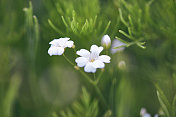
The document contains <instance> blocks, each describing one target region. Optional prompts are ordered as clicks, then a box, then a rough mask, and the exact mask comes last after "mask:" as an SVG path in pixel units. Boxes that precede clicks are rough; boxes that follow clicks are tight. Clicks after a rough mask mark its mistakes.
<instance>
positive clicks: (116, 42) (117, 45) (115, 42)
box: [111, 39, 126, 54]
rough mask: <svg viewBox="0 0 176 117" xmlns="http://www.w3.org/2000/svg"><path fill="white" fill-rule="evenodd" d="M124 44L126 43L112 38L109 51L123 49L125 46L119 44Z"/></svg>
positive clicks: (113, 52) (114, 51)
mask: <svg viewBox="0 0 176 117" xmlns="http://www.w3.org/2000/svg"><path fill="white" fill-rule="evenodd" d="M125 45H126V44H125V43H123V42H121V41H119V40H117V39H115V40H113V42H112V47H111V53H112V54H115V53H116V52H118V51H123V50H124V49H125V47H120V46H125ZM116 47H119V48H116ZM115 48H116V49H115Z"/></svg>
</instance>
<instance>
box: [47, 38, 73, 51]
mask: <svg viewBox="0 0 176 117" xmlns="http://www.w3.org/2000/svg"><path fill="white" fill-rule="evenodd" d="M69 39H70V38H68V37H66V38H59V39H54V40H53V41H51V42H50V43H49V44H52V45H54V46H60V47H64V48H65V47H67V46H66V42H67V41H68V40H69Z"/></svg>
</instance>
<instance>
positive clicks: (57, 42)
mask: <svg viewBox="0 0 176 117" xmlns="http://www.w3.org/2000/svg"><path fill="white" fill-rule="evenodd" d="M69 39H70V38H68V37H65V38H59V39H54V40H52V41H51V42H50V43H49V44H51V46H50V48H49V49H48V54H49V55H50V56H52V55H62V54H63V53H64V49H65V48H66V47H68V48H71V47H72V46H73V44H74V42H73V41H68V40H69Z"/></svg>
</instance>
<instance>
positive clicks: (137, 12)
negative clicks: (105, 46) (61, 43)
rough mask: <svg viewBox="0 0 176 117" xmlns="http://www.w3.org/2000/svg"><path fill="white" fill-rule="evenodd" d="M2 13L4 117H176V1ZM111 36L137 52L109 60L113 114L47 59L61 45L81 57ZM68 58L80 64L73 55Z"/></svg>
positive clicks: (20, 5) (62, 4)
mask: <svg viewBox="0 0 176 117" xmlns="http://www.w3.org/2000/svg"><path fill="white" fill-rule="evenodd" d="M0 9H1V10H0V54H1V55H0V117H138V116H140V114H139V113H140V109H141V108H142V107H145V108H146V109H147V111H148V112H149V113H151V114H152V115H154V114H156V113H159V111H160V110H162V111H163V112H164V113H165V115H162V116H166V117H175V115H176V110H175V108H176V103H175V102H176V54H175V52H176V33H175V32H176V2H175V0H32V1H24V0H0ZM119 30H120V31H119ZM105 34H108V35H109V36H110V37H111V39H112V40H114V39H115V37H116V38H120V39H122V40H123V41H124V42H125V43H127V45H128V46H129V47H126V48H125V50H124V51H122V52H117V53H116V54H110V53H109V55H110V56H111V64H109V65H106V68H105V71H104V73H103V75H102V77H101V79H100V83H99V84H98V87H100V89H101V92H102V94H103V96H104V97H105V99H106V102H107V104H108V106H109V108H108V109H107V108H106V107H104V106H103V104H102V102H101V101H100V99H99V97H98V96H97V94H96V92H95V91H94V88H93V87H92V86H91V85H90V84H89V83H88V82H87V81H86V80H84V78H83V76H82V75H81V74H80V73H79V72H77V71H76V70H75V69H74V68H73V67H72V66H71V65H69V64H68V63H67V61H66V60H65V59H64V58H63V56H52V57H50V56H49V55H48V52H47V51H48V48H49V42H50V41H51V40H53V39H55V38H60V37H70V38H71V40H73V41H74V42H75V45H76V50H78V49H81V48H85V49H89V48H90V46H91V45H93V44H97V45H99V46H100V45H101V38H102V36H103V35H105ZM143 42H145V44H144V43H143ZM65 55H66V56H67V57H68V58H70V60H72V61H73V62H74V59H75V53H74V51H72V49H67V50H66V52H65ZM100 72H101V70H98V71H97V72H96V75H98V74H99V73H100ZM88 75H89V76H90V77H91V76H92V74H88ZM157 90H158V92H159V93H160V95H161V99H160V101H159V100H158V97H157V93H156V92H157ZM162 102H163V103H164V106H163V105H162V106H161V105H160V104H162ZM164 108H166V109H164ZM108 110H110V111H108ZM167 111H168V112H167ZM168 115H169V116H168Z"/></svg>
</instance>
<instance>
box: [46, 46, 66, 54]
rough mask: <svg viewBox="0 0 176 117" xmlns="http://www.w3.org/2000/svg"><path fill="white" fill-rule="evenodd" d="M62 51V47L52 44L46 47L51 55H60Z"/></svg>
mask: <svg viewBox="0 0 176 117" xmlns="http://www.w3.org/2000/svg"><path fill="white" fill-rule="evenodd" d="M63 53H64V48H62V47H56V46H52V45H51V47H50V48H49V49H48V54H49V55H50V56H52V55H62V54H63Z"/></svg>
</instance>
